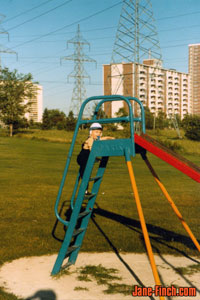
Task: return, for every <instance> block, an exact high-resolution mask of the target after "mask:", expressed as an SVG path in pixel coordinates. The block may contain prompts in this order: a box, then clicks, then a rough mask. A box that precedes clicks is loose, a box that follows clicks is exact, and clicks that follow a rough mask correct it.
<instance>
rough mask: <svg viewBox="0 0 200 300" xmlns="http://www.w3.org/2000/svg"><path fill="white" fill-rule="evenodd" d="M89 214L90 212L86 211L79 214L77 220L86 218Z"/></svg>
mask: <svg viewBox="0 0 200 300" xmlns="http://www.w3.org/2000/svg"><path fill="white" fill-rule="evenodd" d="M90 212H91V211H88V210H85V211H83V212H82V213H80V214H79V215H78V219H80V218H83V217H85V216H87V215H88V214H89V213H90Z"/></svg>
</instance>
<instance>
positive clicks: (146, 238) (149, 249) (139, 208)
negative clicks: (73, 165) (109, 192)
mask: <svg viewBox="0 0 200 300" xmlns="http://www.w3.org/2000/svg"><path fill="white" fill-rule="evenodd" d="M126 163H127V167H128V172H129V176H130V180H131V186H132V189H133V192H134V195H135V201H136V206H137V211H138V215H139V218H140V223H141V227H142V232H143V236H144V241H145V244H146V248H147V253H148V256H149V260H150V264H151V268H152V272H153V276H154V279H155V283H156V285H161V283H160V278H159V275H158V271H157V268H156V263H155V259H154V256H153V251H152V247H151V243H150V239H149V235H148V231H147V227H146V223H145V219H144V214H143V211H142V206H141V202H140V197H139V194H138V189H137V185H136V181H135V176H134V173H133V167H132V164H131V161H126ZM164 299H165V298H164V297H162V296H160V300H164Z"/></svg>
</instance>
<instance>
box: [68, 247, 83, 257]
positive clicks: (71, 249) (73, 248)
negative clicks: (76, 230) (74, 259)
mask: <svg viewBox="0 0 200 300" xmlns="http://www.w3.org/2000/svg"><path fill="white" fill-rule="evenodd" d="M80 246H81V245H78V246H76V245H74V246H71V247H69V248H68V250H67V253H66V257H67V256H68V255H69V254H70V253H71V252H73V251H75V250H76V249H77V248H79V247H80Z"/></svg>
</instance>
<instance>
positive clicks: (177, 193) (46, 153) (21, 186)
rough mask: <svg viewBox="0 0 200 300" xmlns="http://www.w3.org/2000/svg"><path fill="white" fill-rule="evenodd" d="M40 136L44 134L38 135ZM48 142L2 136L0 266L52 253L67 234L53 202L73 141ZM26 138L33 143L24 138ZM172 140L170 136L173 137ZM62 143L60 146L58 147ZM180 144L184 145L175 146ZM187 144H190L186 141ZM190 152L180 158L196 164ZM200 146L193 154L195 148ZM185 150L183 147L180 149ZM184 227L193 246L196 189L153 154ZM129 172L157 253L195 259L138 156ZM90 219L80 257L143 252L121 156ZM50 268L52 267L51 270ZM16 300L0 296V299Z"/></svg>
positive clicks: (199, 202) (69, 186)
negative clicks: (94, 253)
mask: <svg viewBox="0 0 200 300" xmlns="http://www.w3.org/2000/svg"><path fill="white" fill-rule="evenodd" d="M43 134H44V133H43ZM48 134H49V135H51V136H52V137H54V138H53V140H52V141H53V142H48V141H47V140H48V138H45V137H44V136H43V137H41V138H37V137H35V138H33V136H32V137H31V138H29V139H27V138H23V135H22V138H16V137H14V138H8V137H0V148H1V154H0V181H1V194H0V218H1V225H0V226H1V247H0V264H3V263H4V262H6V261H10V260H13V259H16V258H19V257H23V256H35V255H44V254H52V253H57V252H58V250H59V248H60V245H61V242H60V241H59V240H62V239H63V236H64V228H63V226H62V225H61V224H58V225H57V226H55V222H56V219H55V216H54V203H55V199H56V196H57V192H58V188H59V184H60V181H61V178H62V173H63V170H64V165H65V161H66V157H67V153H68V149H69V146H70V143H69V142H70V139H71V138H72V135H69V136H67V133H65V134H66V136H65V139H66V141H68V142H66V143H63V139H62V136H61V133H60V132H59V133H58V135H60V137H59V138H60V139H61V140H57V141H56V137H57V136H56V134H55V132H54V135H53V133H50V132H48ZM85 135H87V134H86V133H84V134H83V133H82V136H81V137H80V138H79V143H78V145H77V146H76V148H75V153H74V156H73V157H72V162H71V166H70V170H69V176H68V177H67V183H66V186H65V189H64V193H63V197H62V201H61V204H62V203H64V204H63V209H62V212H63V214H64V212H65V211H66V210H67V208H68V207H69V200H70V196H71V193H72V190H73V184H74V180H75V178H76V175H77V172H78V166H77V164H76V155H77V154H78V152H79V150H80V144H81V140H84V138H85ZM29 137H30V136H29ZM172 139H173V137H172ZM61 142H62V143H61ZM180 142H181V141H180ZM183 142H185V143H187V144H188V145H191V144H192V143H189V142H188V141H186V140H185V141H183ZM195 145H196V147H195V146H192V149H193V150H191V149H190V147H189V146H188V147H187V149H188V151H187V153H186V154H185V157H186V158H187V159H189V160H191V161H193V162H195V163H196V164H198V165H200V156H199V153H198V151H199V149H200V147H199V145H200V143H199V142H198V143H196V144H195ZM197 146H198V147H197ZM184 149H185V148H184ZM148 157H149V160H150V161H151V163H152V165H153V166H154V167H155V170H156V172H157V173H158V175H159V177H160V179H161V180H162V182H163V183H164V185H165V187H166V188H167V190H168V192H169V194H170V195H171V196H172V199H173V200H174V202H175V203H176V205H177V207H178V208H179V210H180V212H181V213H182V214H183V217H184V218H185V220H186V222H187V223H188V225H189V226H190V228H191V230H192V231H193V233H194V235H195V236H196V238H197V239H198V240H200V236H199V228H200V224H199V213H200V208H199V207H200V196H199V195H200V186H199V184H198V183H197V182H194V181H193V180H192V179H190V178H188V177H187V176H185V175H184V174H182V173H180V172H179V171H178V170H176V169H174V168H173V167H171V166H169V165H167V164H166V163H164V162H162V161H161V160H159V159H157V158H156V157H154V156H153V155H150V154H149V155H148ZM133 168H134V172H135V176H136V181H137V185H138V189H139V194H140V197H141V202H142V206H143V210H144V215H145V219H146V223H147V228H148V232H149V235H150V238H151V243H152V247H153V251H154V253H162V254H164V253H169V254H174V255H197V250H196V249H195V247H194V246H193V243H192V241H191V240H190V238H189V237H188V235H187V233H186V232H185V230H184V229H183V228H182V225H181V223H180V221H179V220H178V219H177V217H176V216H175V214H174V212H173V211H172V209H171V207H170V205H169V204H168V202H167V200H166V199H165V198H164V196H163V195H162V193H161V191H160V190H159V188H158V186H157V185H156V183H155V182H154V179H153V177H152V175H151V174H150V172H149V170H148V169H147V167H146V165H145V164H144V162H143V161H142V159H141V158H140V156H136V157H135V158H134V159H133ZM94 212H95V215H94V216H95V217H94V219H93V220H91V221H90V223H89V227H88V230H87V233H86V236H85V239H84V242H83V246H82V248H81V251H125V252H138V253H141V252H145V246H144V241H143V236H142V233H141V228H140V223H139V218H138V214H137V210H136V205H135V200H134V196H133V193H132V190H131V186H130V180H129V177H128V171H127V167H126V164H125V160H124V158H123V157H111V158H110V160H109V163H108V167H107V170H106V173H105V176H104V179H103V183H102V185H101V188H100V192H99V195H98V197H97V201H96V206H95V209H94ZM52 267H53V266H52ZM1 296H2V297H3V298H2V299H5V300H14V299H17V298H16V297H15V296H12V295H8V294H5V293H4V292H2V291H0V298H1Z"/></svg>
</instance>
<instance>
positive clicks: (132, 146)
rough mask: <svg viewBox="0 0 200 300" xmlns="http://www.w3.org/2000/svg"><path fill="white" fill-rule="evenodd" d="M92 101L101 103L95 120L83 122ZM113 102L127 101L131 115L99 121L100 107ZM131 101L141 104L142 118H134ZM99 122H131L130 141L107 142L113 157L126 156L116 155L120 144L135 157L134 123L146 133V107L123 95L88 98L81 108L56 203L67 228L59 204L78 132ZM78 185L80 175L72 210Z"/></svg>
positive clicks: (56, 209) (55, 208)
mask: <svg viewBox="0 0 200 300" xmlns="http://www.w3.org/2000/svg"><path fill="white" fill-rule="evenodd" d="M91 101H99V103H98V104H97V106H96V109H95V112H94V115H93V118H92V119H91V120H83V119H82V117H83V112H84V109H85V106H86V105H87V104H88V103H89V102H91ZM112 101H125V102H126V104H127V105H128V110H129V115H128V116H126V117H118V118H107V119H98V120H97V114H98V111H99V109H100V107H101V106H102V105H103V104H104V103H105V102H112ZM131 101H135V102H137V103H138V104H139V106H140V109H141V116H140V117H137V118H135V117H134V116H133V109H132V104H131ZM97 121H98V123H100V124H107V123H120V122H130V133H131V136H130V139H123V141H121V142H120V140H112V141H107V143H109V142H110V143H112V144H111V145H112V147H111V148H112V154H111V153H110V154H111V155H112V156H115V155H116V156H118V155H119V156H120V155H124V154H123V153H121V151H118V152H117V151H116V153H114V152H115V151H114V149H116V148H118V147H115V146H117V144H119V143H123V146H121V148H122V149H124V146H125V144H126V143H127V146H126V149H127V151H128V153H129V155H130V156H131V155H132V156H135V142H134V122H141V125H142V126H141V127H142V132H143V133H145V113H144V107H143V105H142V103H141V102H140V101H139V100H138V99H137V98H135V97H124V96H121V95H108V96H94V97H90V98H87V99H86V100H85V101H84V102H83V104H82V105H81V108H80V112H79V115H78V119H77V123H76V127H75V130H74V135H73V139H72V143H71V146H70V149H69V153H68V157H67V161H66V164H65V168H64V172H63V177H62V180H61V184H60V187H59V191H58V195H57V198H56V202H55V207H54V211H55V215H56V217H57V219H58V220H59V221H60V222H61V223H62V224H64V225H65V226H68V225H69V222H68V221H66V220H64V219H62V218H61V216H60V215H59V212H58V206H59V203H60V199H61V195H62V191H63V187H64V184H65V181H66V176H67V172H68V169H69V165H70V161H71V157H72V153H73V150H74V145H75V142H76V137H77V134H78V130H79V128H80V127H81V126H82V125H83V124H91V123H94V122H97ZM95 142H98V141H95ZM101 142H103V141H101ZM124 143H125V144H124ZM94 144H95V143H94ZM114 144H116V145H115V146H114ZM102 150H103V149H102ZM78 183H79V175H78V176H77V179H76V182H75V188H74V191H73V194H72V197H71V208H72V209H73V202H74V198H75V194H76V191H77V187H78Z"/></svg>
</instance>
